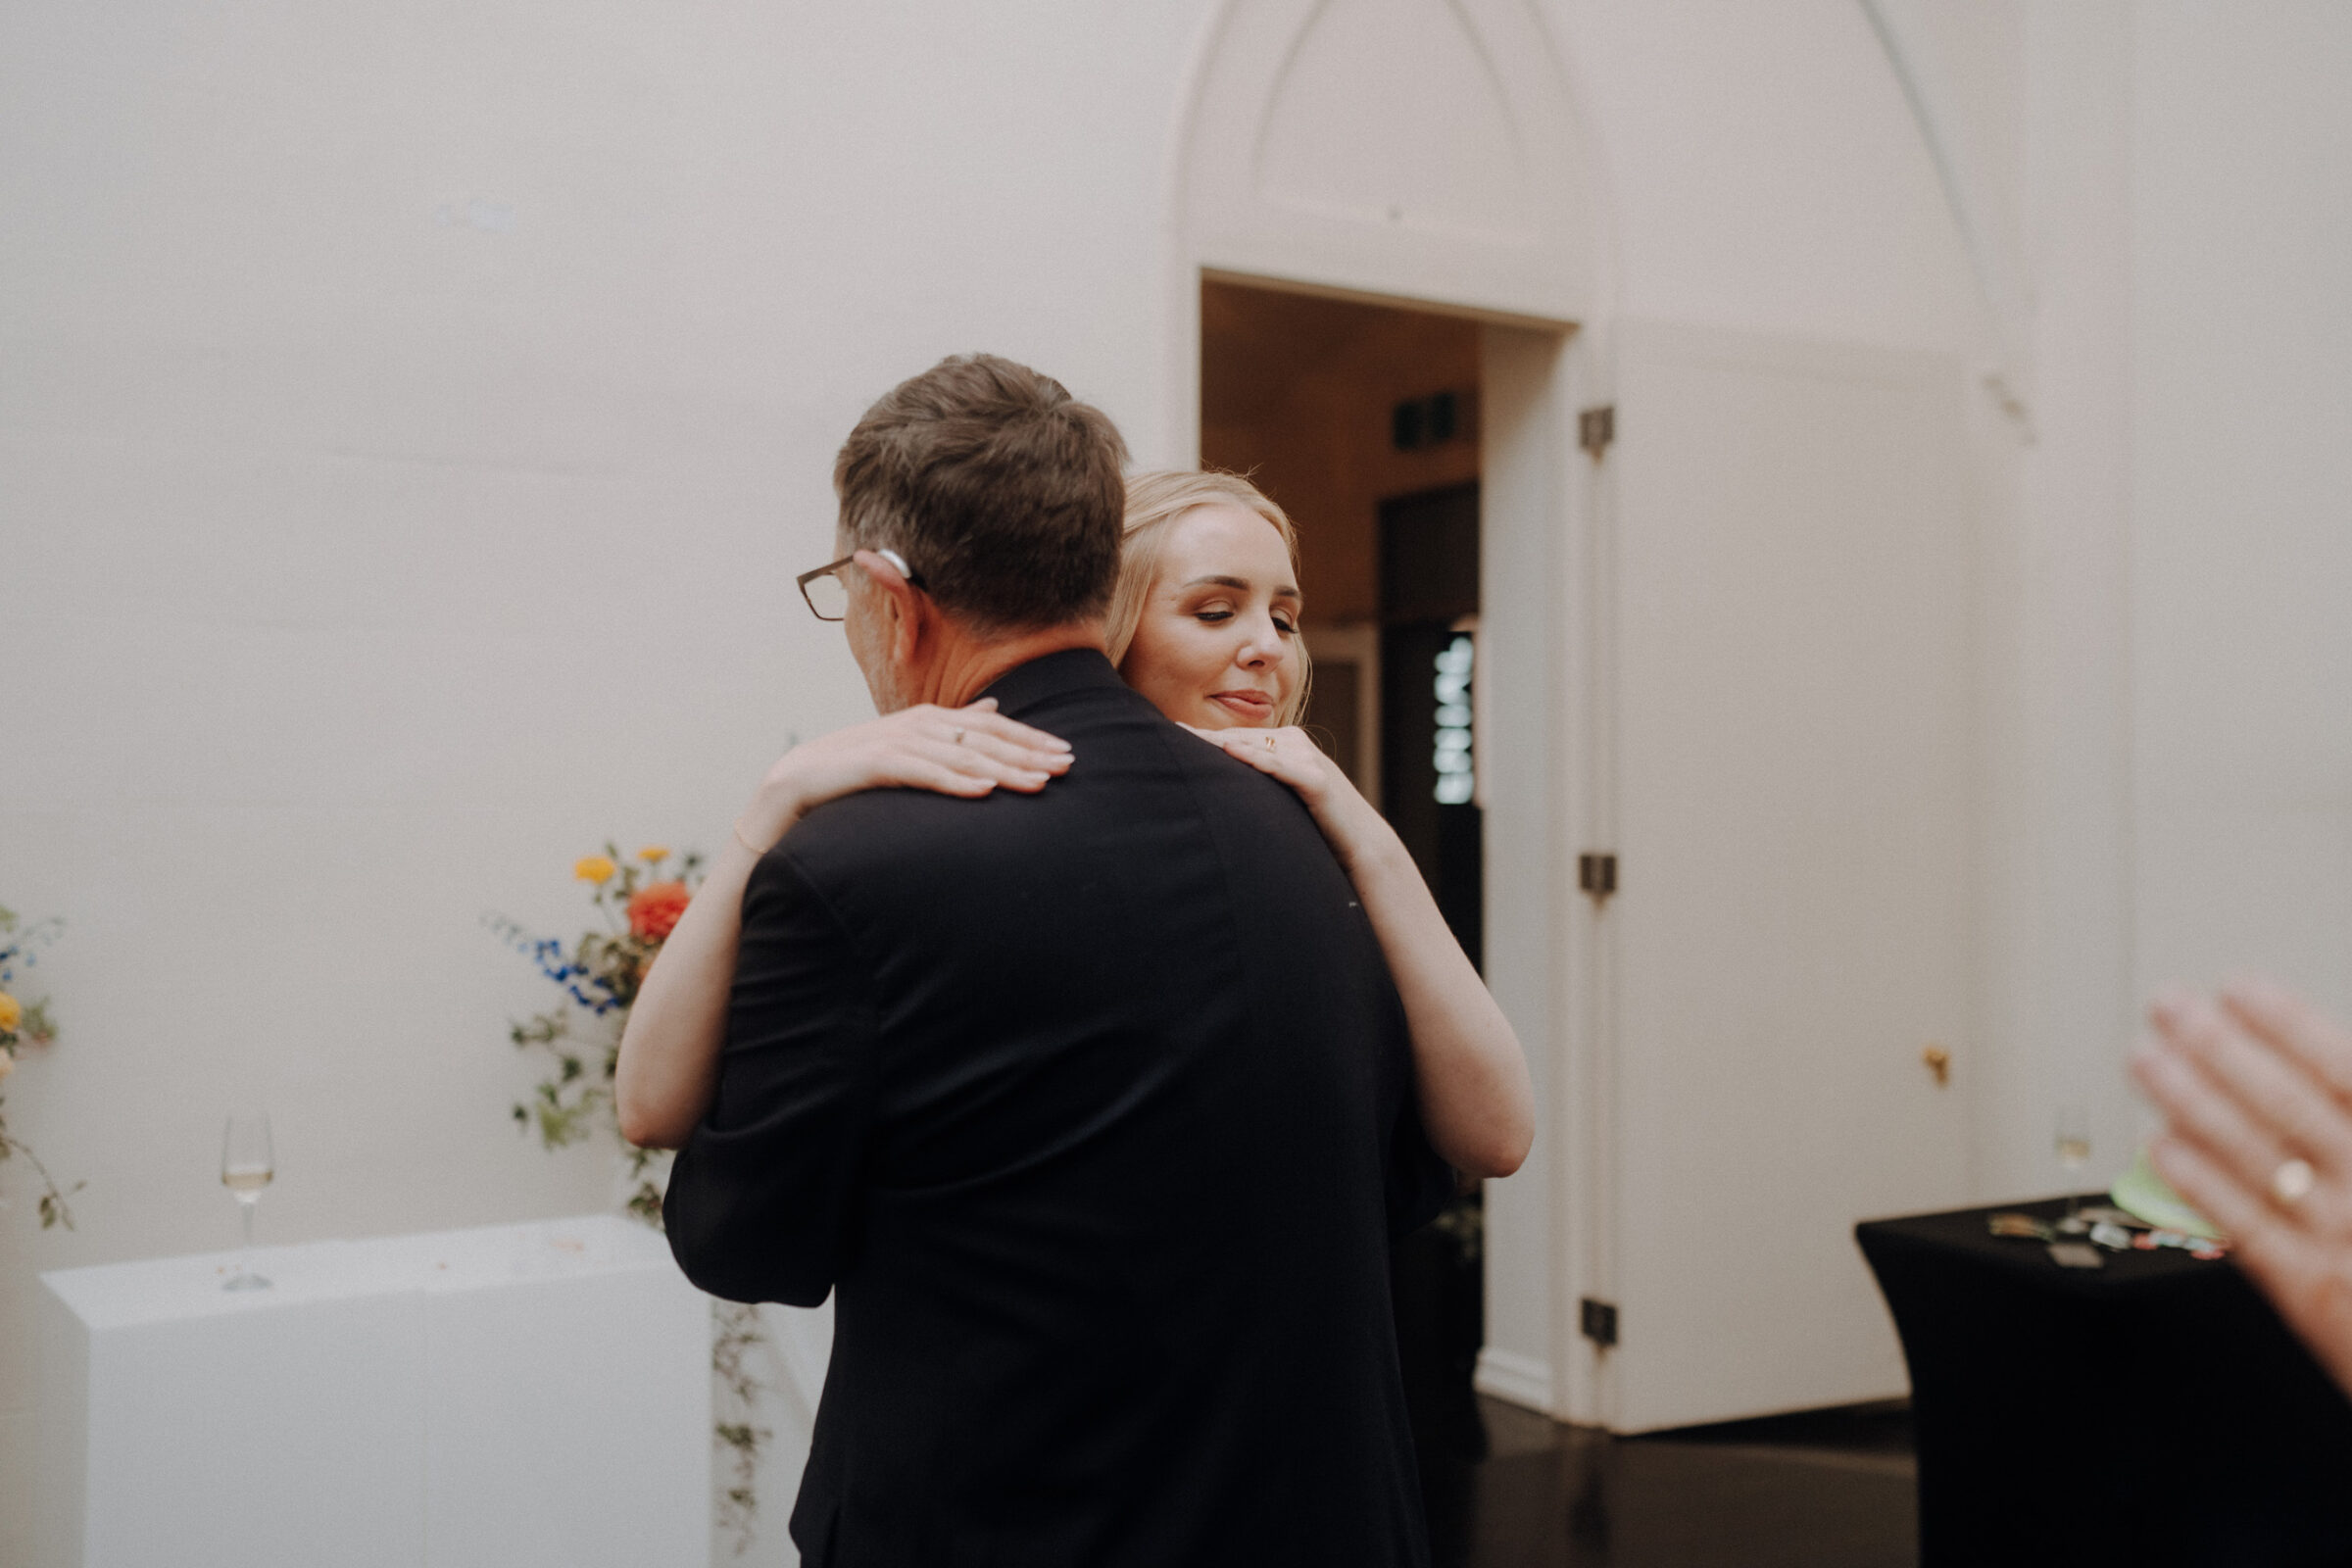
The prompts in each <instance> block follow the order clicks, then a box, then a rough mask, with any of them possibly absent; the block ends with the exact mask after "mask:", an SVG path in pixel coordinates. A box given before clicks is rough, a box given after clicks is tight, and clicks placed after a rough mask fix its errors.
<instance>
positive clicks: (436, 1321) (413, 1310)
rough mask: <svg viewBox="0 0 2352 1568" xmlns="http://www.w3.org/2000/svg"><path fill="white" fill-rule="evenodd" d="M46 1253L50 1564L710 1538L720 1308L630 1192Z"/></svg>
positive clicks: (487, 1566) (345, 1555)
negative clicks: (620, 1201) (627, 1214)
mask: <svg viewBox="0 0 2352 1568" xmlns="http://www.w3.org/2000/svg"><path fill="white" fill-rule="evenodd" d="M236 1258H237V1254H234V1253H216V1254H210V1255H205V1256H196V1257H176V1258H160V1259H154V1260H150V1261H143V1262H135V1263H114V1264H107V1265H104V1266H101V1267H96V1268H79V1269H64V1270H59V1271H57V1272H54V1273H49V1274H44V1275H42V1276H41V1283H42V1284H43V1286H45V1287H46V1289H45V1290H44V1291H43V1292H42V1293H41V1312H42V1321H41V1334H42V1339H43V1343H42V1346H41V1357H40V1359H41V1413H40V1428H39V1431H40V1434H41V1441H40V1444H39V1447H40V1449H41V1452H42V1456H43V1473H42V1477H41V1486H40V1493H39V1495H40V1497H41V1503H40V1507H41V1520H40V1532H39V1536H38V1539H39V1541H40V1543H41V1557H40V1562H41V1565H42V1568H159V1565H162V1564H167V1563H168V1564H172V1568H215V1565H218V1568H296V1565H300V1568H319V1565H324V1564H334V1565H336V1568H377V1565H383V1568H392V1565H399V1568H459V1565H464V1568H492V1565H495V1568H541V1565H544V1568H597V1565H601V1564H608V1563H609V1564H613V1565H615V1568H619V1565H623V1564H627V1565H631V1568H635V1565H642V1564H649V1563H662V1564H677V1565H681V1568H683V1565H690V1564H692V1565H700V1564H704V1563H707V1562H709V1561H710V1558H711V1306H710V1301H709V1299H708V1298H706V1297H704V1296H703V1295H701V1294H700V1293H699V1292H697V1291H696V1290H695V1289H694V1288H693V1287H692V1286H690V1285H688V1284H687V1283H686V1281H685V1278H684V1277H683V1276H682V1275H680V1274H679V1273H678V1270H677V1266H676V1264H675V1263H674V1262H672V1261H671V1259H670V1256H669V1250H668V1248H667V1246H666V1245H665V1244H664V1243H663V1242H662V1238H661V1237H660V1236H658V1235H656V1234H654V1233H653V1232H652V1231H649V1230H647V1229H646V1228H644V1227H643V1226H640V1225H633V1224H631V1223H629V1222H627V1221H626V1220H622V1219H619V1218H617V1217H615V1216H613V1215H609V1214H598V1215H590V1216H586V1217H583V1218H578V1219H566V1220H554V1221H540V1222H536V1223H532V1224H527V1225H504V1226H494V1227H490V1228H487V1229H481V1230H465V1231H449V1232H443V1233H440V1234H436V1235H428V1236H404V1237H394V1238H387V1239H383V1240H378V1241H367V1242H319V1243H313V1244H311V1245H308V1246H302V1247H279V1248H266V1249H258V1250H255V1251H254V1252H253V1254H252V1261H253V1265H254V1268H255V1271H256V1272H258V1273H260V1274H262V1275H264V1276H266V1277H267V1278H269V1279H270V1280H271V1281H272V1282H273V1284H272V1288H270V1289H269V1290H261V1291H235V1292H232V1291H223V1290H222V1289H221V1282H222V1281H223V1280H225V1279H226V1278H228V1276H229V1274H230V1273H231V1272H233V1269H234V1266H235V1263H236Z"/></svg>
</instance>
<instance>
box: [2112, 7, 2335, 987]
mask: <svg viewBox="0 0 2352 1568" xmlns="http://www.w3.org/2000/svg"><path fill="white" fill-rule="evenodd" d="M2132 65H2133V71H2132V160H2133V166H2132V181H2131V199H2132V215H2133V222H2134V246H2133V270H2132V287H2131V335H2132V354H2133V373H2132V392H2133V396H2132V401H2131V432H2132V443H2131V475H2132V491H2133V518H2132V522H2133V537H2132V545H2133V562H2132V564H2133V571H2132V581H2131V591H2132V645H2133V667H2134V675H2135V689H2134V699H2135V700H2134V704H2133V708H2132V724H2133V734H2134V743H2135V744H2134V775H2133V780H2134V785H2135V791H2136V795H2135V801H2136V808H2137V812H2138V852H2137V856H2136V875H2137V895H2138V897H2137V916H2138V918H2137V922H2136V937H2137V944H2138V952H2137V971H2138V979H2139V982H2140V986H2141V988H2142V989H2143V990H2144V989H2146V988H2147V987H2149V986H2152V985H2154V984H2156V983H2159V982H2161V981H2163V980H2166V979H2185V980H2190V981H2195V982H2210V981H2212V980H2215V979H2218V978H2220V977H2221V976H2222V975H2224V974H2225V973H2227V972H2228V971H2229V970H2230V969H2231V968H2233V967H2235V966H2238V965H2256V966H2260V967H2263V968H2265V969H2268V970H2270V971H2272V972H2274V973H2277V974H2278V975H2280V976H2282V977H2284V978H2285V979H2287V980H2289V981H2291V982H2293V983H2294V984H2296V985H2298V986H2301V987H2303V988H2304V989H2306V990H2307V991H2309V992H2310V993H2311V994H2312V995H2313V996H2314V997H2316V998H2317V999H2319V1000H2320V1001H2322V1002H2323V1003H2325V1004H2326V1005H2327V1006H2328V1007H2329V1008H2330V1009H2332V1010H2333V1011H2334V1012H2336V1013H2337V1014H2338V1015H2339V1016H2343V1015H2352V722H2348V721H2347V714H2346V699H2347V694H2352V613H2347V606H2352V443H2347V441H2346V439H2345V432H2346V431H2347V430H2352V288H2348V287H2347V281H2348V280H2352V183H2348V182H2347V180H2346V176H2345V171H2346V170H2347V169H2352V99H2347V97H2346V95H2345V93H2344V91H2343V82H2344V80H2345V77H2346V73H2347V71H2352V10H2347V9H2346V8H2345V7H2343V6H2340V5H2335V4H2331V3H2328V0H2254V3H2247V4H2231V5H2219V4H2187V3H2181V0H2143V3H2142V4H2141V5H2140V7H2139V10H2138V13H2137V17H2136V27H2135V31H2134V36H2133V53H2132Z"/></svg>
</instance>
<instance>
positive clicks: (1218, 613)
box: [1193, 610, 1299, 637]
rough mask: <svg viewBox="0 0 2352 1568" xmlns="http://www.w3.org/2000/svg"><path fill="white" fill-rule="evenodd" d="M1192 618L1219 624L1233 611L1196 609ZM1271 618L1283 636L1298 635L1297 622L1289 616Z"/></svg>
mask: <svg viewBox="0 0 2352 1568" xmlns="http://www.w3.org/2000/svg"><path fill="white" fill-rule="evenodd" d="M1193 618H1194V619H1195V620H1197V621H1200V622H1201V624H1202V625H1204V626H1221V625H1223V624H1224V623H1225V622H1227V621H1229V620H1231V619H1232V618H1233V612H1232V611H1230V610H1196V611H1194V612H1193ZM1273 619H1274V629H1275V630H1276V631H1278V632H1280V633H1281V634H1282V635H1283V636H1285V637H1296V636H1298V635H1299V623H1298V622H1297V621H1295V620H1293V619H1292V618H1291V617H1290V616H1288V615H1276V616H1274V617H1273Z"/></svg>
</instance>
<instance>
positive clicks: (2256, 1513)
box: [1854, 1199, 2352, 1568]
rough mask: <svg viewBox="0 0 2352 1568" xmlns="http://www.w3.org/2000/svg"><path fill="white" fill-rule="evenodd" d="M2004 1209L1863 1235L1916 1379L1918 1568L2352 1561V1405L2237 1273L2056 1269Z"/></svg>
mask: <svg viewBox="0 0 2352 1568" xmlns="http://www.w3.org/2000/svg"><path fill="white" fill-rule="evenodd" d="M2086 1201H2099V1200H2086ZM2003 1206H2004V1207H2005V1208H2010V1209H2019V1210H2023V1211H2024V1212H2028V1213H2033V1214H2038V1215H2041V1216H2042V1217H2044V1218H2054V1217H2056V1216H2057V1215H2058V1214H2060V1213H2061V1212H2063V1211H2064V1207H2065V1202H2064V1200H2062V1199H2052V1200H2049V1201H2044V1202H2038V1203H2020V1204H2007V1205H2003ZM1995 1212H1999V1210H1996V1209H1984V1208H1974V1209H1964V1210H1961V1211H1959V1212H1957V1213H1950V1214H1922V1215H1918V1216H1915V1217H1912V1218H1908V1219H1889V1220H1876V1221H1872V1222H1870V1223H1868V1224H1863V1225H1858V1226H1856V1227H1855V1228H1854V1238H1855V1240H1856V1241H1857V1242H1859V1243H1860V1244H1861V1247H1862V1251H1863V1254H1864V1255H1865V1256H1866V1257H1868V1258H1869V1259H1870V1266H1871V1268H1872V1269H1873V1271H1875V1272H1876V1273H1877V1275H1878V1278H1879V1289H1880V1290H1881V1291H1883V1292H1884V1293H1885V1294H1886V1297H1887V1306H1888V1307H1889V1308H1890V1309H1891V1310H1892V1312H1893V1314H1894V1322H1895V1328H1896V1330H1897V1331H1898V1332H1899V1333H1900V1334H1901V1335H1902V1340H1903V1354H1904V1357H1905V1358H1906V1359H1907V1360H1908V1361H1909V1363H1910V1367H1911V1404H1912V1416H1913V1420H1914V1422H1915V1424H1916V1428H1917V1433H1918V1442H1919V1533H1920V1560H1921V1563H1922V1565H1923V1568H1953V1565H1960V1564H1968V1565H1975V1564H2004V1565H2006V1564H2022V1563H2040V1562H2048V1563H2066V1564H2091V1563H2131V1564H2134V1565H2155V1564H2197V1565H2200V1568H2204V1565H2213V1568H2220V1565H2225V1564H2226V1565H2232V1568H2234V1565H2240V1564H2243V1565H2249V1568H2251V1565H2255V1564H2264V1565H2270V1564H2279V1565H2285V1564H2293V1565H2298V1568H2300V1565H2304V1564H2321V1563H2352V1401H2347V1400H2346V1399H2345V1398H2344V1397H2343V1395H2342V1394H2341V1393H2339V1392H2338V1391H2337V1389H2336V1388H2335V1386H2334V1384H2332V1383H2330V1382H2329V1381H2328V1379H2327V1374H2325V1373H2324V1372H2322V1371H2321V1370H2320V1368H2319V1366H2318V1364H2317V1363H2315V1362H2314V1361H2313V1360H2312V1358H2311V1356H2310V1354H2309V1353H2308V1352H2307V1351H2305V1350H2304V1348H2302V1346H2301V1345H2300V1344H2298V1343H2297V1342H2296V1341H2295V1339H2294V1337H2293V1336H2292V1335H2290V1334H2289V1333H2288V1332H2287V1331H2286V1329H2285V1327H2284V1326H2283V1325H2282V1324H2280V1322H2279V1321H2278V1316H2277V1314H2275V1313H2274V1312H2273V1311H2272V1310H2271V1308H2270V1306H2269V1305H2268V1304H2267V1303H2266V1302H2265V1301H2264V1300H2263V1299H2262V1298H2261V1297H2260V1296H2259V1295H2258V1294H2256V1292H2255V1291H2254V1289H2253V1287H2252V1286H2251V1285H2249V1284H2248V1283H2247V1282H2246V1280H2245V1278H2244V1276H2242V1275H2241V1274H2239V1273H2238V1272H2237V1270H2236V1269H2235V1268H2233V1267H2231V1266H2230V1265H2229V1263H2228V1262H2227V1261H2219V1262H2205V1261H2200V1260H2198V1259H2196V1258H2193V1257H2191V1256H2189V1255H2188V1254H2187V1253H2186V1252H2182V1251H2178V1250H2170V1249H2160V1250H2153V1251H2146V1252H2140V1251H2132V1252H2122V1253H2103V1254H2102V1255H2103V1256H2105V1257H2106V1259H2107V1264H2106V1267H2104V1268H2102V1269H2098V1270H2088V1269H2068V1268H2061V1267H2059V1266H2058V1265H2057V1264H2056V1263H2054V1262H2052V1261H2051V1260H2050V1257H2049V1254H2048V1251H2047V1250H2046V1249H2045V1248H2044V1247H2043V1246H2042V1244H2040V1243H2038V1242H2032V1241H2017V1240H2010V1239H2007V1238H2003V1237H1996V1236H1992V1235H1989V1234H1987V1232H1986V1230H1985V1217H1986V1216H1987V1215H1989V1214H1992V1213H1995Z"/></svg>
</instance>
